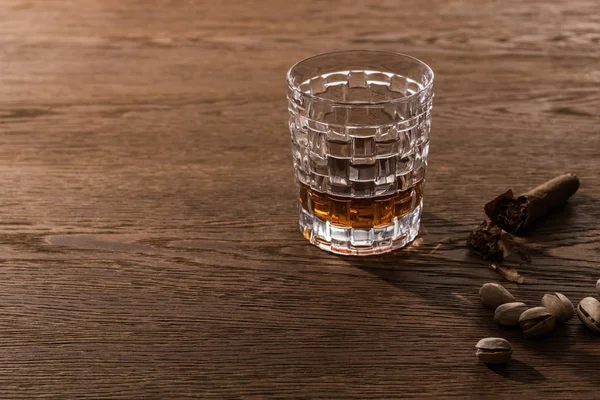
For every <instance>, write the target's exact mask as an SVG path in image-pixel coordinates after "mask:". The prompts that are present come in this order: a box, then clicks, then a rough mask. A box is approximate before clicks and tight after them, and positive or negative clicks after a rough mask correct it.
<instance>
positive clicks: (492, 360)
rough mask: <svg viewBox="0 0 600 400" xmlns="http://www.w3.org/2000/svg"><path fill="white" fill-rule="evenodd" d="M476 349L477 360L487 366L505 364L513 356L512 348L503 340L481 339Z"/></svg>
mask: <svg viewBox="0 0 600 400" xmlns="http://www.w3.org/2000/svg"><path fill="white" fill-rule="evenodd" d="M475 348H476V349H477V352H476V353H475V355H476V356H477V358H479V359H480V360H481V361H483V362H484V363H486V364H505V363H507V362H508V360H510V357H511V356H512V346H511V345H510V343H508V341H507V340H506V339H502V338H494V337H490V338H485V339H481V340H480V341H479V342H477V345H476V346H475Z"/></svg>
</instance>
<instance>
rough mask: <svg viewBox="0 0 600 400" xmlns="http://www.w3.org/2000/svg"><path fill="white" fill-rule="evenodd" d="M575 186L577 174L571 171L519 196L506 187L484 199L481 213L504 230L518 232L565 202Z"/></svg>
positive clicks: (573, 192)
mask: <svg viewBox="0 0 600 400" xmlns="http://www.w3.org/2000/svg"><path fill="white" fill-rule="evenodd" d="M577 189H579V178H577V176H575V174H564V175H560V176H557V177H556V178H554V179H551V180H549V181H548V182H546V183H543V184H541V185H540V186H538V187H536V188H535V189H532V190H530V191H528V192H526V193H523V194H522V195H520V196H515V195H513V192H512V190H508V191H507V192H506V193H503V194H501V195H500V196H498V197H496V198H495V199H494V200H492V201H490V202H489V203H487V204H486V205H485V213H486V214H487V216H488V217H489V218H490V220H491V221H492V222H493V223H494V224H496V225H497V226H499V227H500V228H502V229H504V230H505V231H506V232H509V233H513V234H518V233H521V232H522V231H524V230H526V229H527V228H528V227H529V226H531V225H532V224H533V223H534V222H535V221H536V220H538V219H539V218H541V217H543V216H545V215H547V214H549V213H550V212H551V211H553V210H554V209H556V208H557V207H560V206H561V205H563V204H564V203H566V202H567V200H569V198H570V197H571V196H573V195H574V194H575V192H577Z"/></svg>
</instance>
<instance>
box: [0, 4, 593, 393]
mask: <svg viewBox="0 0 600 400" xmlns="http://www.w3.org/2000/svg"><path fill="white" fill-rule="evenodd" d="M0 7H1V9H2V15H3V17H4V18H3V19H2V23H1V24H0V71H1V72H2V73H1V74H0V129H1V133H0V183H1V185H2V197H1V198H0V307H1V308H2V312H1V313H0V328H1V329H0V343H1V345H0V397H2V398H10V399H19V398H22V399H28V398H32V397H48V398H78V397H79V398H86V397H88V398H98V397H103V398H122V399H132V398H185V397H199V398H219V399H221V398H229V397H245V398H270V397H279V398H284V397H285V398H288V397H289V398H315V397H323V398H340V399H347V398H361V399H367V398H373V399H375V398H400V397H407V398H408V397H434V398H442V397H449V396H456V397H459V398H484V397H505V398H525V397H545V398H557V399H564V398H594V397H596V393H597V390H598V389H597V388H598V386H599V385H600V372H599V371H600V347H599V346H598V343H599V342H598V341H599V339H600V338H599V337H598V336H597V335H594V334H592V333H591V332H589V331H587V330H585V328H584V327H583V326H582V325H581V324H580V323H579V321H577V320H572V321H571V322H569V323H568V324H567V325H566V326H562V327H559V328H558V329H557V331H556V332H555V334H554V335H553V336H552V337H550V338H548V339H545V340H541V341H531V340H525V339H524V338H523V337H522V335H521V334H520V332H519V331H518V330H511V329H503V328H500V327H498V326H496V325H495V324H494V323H493V321H492V317H491V312H490V311H489V310H486V309H484V308H483V307H482V306H481V305H480V303H479V301H478V296H477V291H478V288H479V286H480V285H481V284H483V283H484V282H487V281H499V279H500V278H499V277H498V276H497V275H495V274H494V272H492V271H490V270H489V269H487V267H486V265H485V263H482V262H481V261H479V260H477V259H476V258H473V257H471V256H469V255H468V252H467V250H466V248H465V246H464V244H463V243H462V242H459V243H456V244H449V245H443V246H441V247H437V244H438V242H439V241H440V240H441V239H442V238H445V237H458V238H464V237H465V235H466V234H467V232H468V231H469V230H470V229H471V228H472V227H473V226H474V225H476V224H477V223H478V221H479V220H480V219H482V218H483V209H482V207H483V204H484V203H485V202H486V201H487V200H489V199H490V198H491V197H492V196H494V195H496V194H498V193H500V192H502V191H504V190H505V189H506V188H508V187H512V188H513V189H515V190H516V191H521V190H525V189H528V188H530V187H531V186H535V185H537V184H539V183H541V182H542V181H544V180H545V179H548V178H550V177H552V176H554V175H556V174H559V173H562V172H566V171H572V172H575V173H577V174H578V175H579V176H580V178H581V180H582V186H581V188H580V191H579V192H578V193H577V194H576V195H575V197H574V198H573V199H572V201H571V202H570V204H569V205H568V206H567V207H566V208H565V209H564V210H561V211H560V212H559V213H557V214H556V215H554V216H552V217H550V218H548V219H547V220H546V221H544V222H543V223H541V224H540V225H539V226H538V229H537V230H536V232H535V233H534V234H533V235H532V236H531V237H530V238H529V240H530V241H531V242H532V244H533V245H534V246H535V248H536V254H535V255H534V263H533V264H532V265H531V266H529V267H526V268H522V269H521V273H522V274H523V276H524V277H525V283H524V284H522V285H517V284H514V283H507V284H506V286H507V287H508V288H509V289H511V290H512V291H513V293H514V294H515V295H516V296H517V297H518V298H519V299H522V300H523V301H525V302H527V303H528V304H531V305H533V304H537V303H538V302H539V301H540V299H541V297H542V295H543V294H544V293H546V292H552V291H561V292H562V293H564V294H566V295H567V296H569V297H571V299H572V300H573V301H578V300H580V299H581V298H583V297H585V296H588V295H592V294H593V292H594V283H595V281H596V280H597V279H598V278H600V268H599V267H598V265H599V262H600V256H599V254H600V244H599V243H600V230H599V229H598V222H597V221H598V220H599V218H600V201H599V199H600V188H599V187H598V186H597V185H595V183H596V182H597V181H598V178H599V175H598V170H599V168H600V158H599V156H598V155H599V153H600V135H598V129H599V128H598V126H599V123H600V112H599V111H600V72H599V70H598V62H599V61H600V53H598V46H599V45H600V29H599V27H600V13H598V4H597V2H596V1H593V0H576V1H572V2H563V1H559V0H545V1H535V2H523V1H512V0H511V1H508V2H488V3H485V4H484V3H481V2H478V1H475V0H456V1H450V2H444V1H441V0H431V1H425V2H423V1H413V0H410V1H403V2H396V1H391V0H384V1H372V0H368V1H364V2H353V1H346V0H343V1H338V2H335V3H327V2H326V3H323V2H291V3H289V4H286V3H282V2H277V1H274V0H259V1H254V2H228V3H223V4H220V3H218V2H215V1H204V2H194V1H183V0H169V1H167V0H161V1H154V2H146V3H140V2H122V1H121V2H119V1H114V0H105V1H93V0H86V1H80V2H77V4H74V3H69V2H63V1H58V0H54V1H47V0H46V1H41V0H33V1H29V2H21V1H16V0H2V1H0ZM344 48H375V49H391V50H397V51H402V52H407V53H410V54H412V55H415V56H417V57H419V58H421V59H423V60H424V61H426V62H427V63H429V64H430V65H431V66H432V67H433V69H434V71H435V72H436V97H435V106H434V111H433V130H432V135H431V136H432V144H431V151H430V167H429V172H428V178H427V188H426V194H425V213H424V216H423V225H424V228H423V232H422V235H421V239H420V240H419V243H418V244H419V245H418V246H412V247H411V248H409V249H406V250H402V251H399V252H395V253H392V254H388V255H384V256H381V257H375V258H360V259H357V258H346V257H338V256H334V255H330V254H327V253H324V252H322V251H320V250H318V249H317V248H315V247H313V246H311V245H310V244H309V243H308V242H306V241H305V240H304V238H303V237H302V236H301V234H300V233H299V232H298V229H297V216H296V207H295V199H294V196H295V191H294V184H293V177H292V165H291V164H292V162H291V156H290V151H289V136H288V133H287V111H286V103H285V80H284V77H285V73H286V71H287V69H288V68H289V66H291V65H292V64H293V63H294V62H295V61H297V60H299V59H301V58H303V57H305V56H308V55H311V54H315V53H319V52H324V51H330V50H335V49H344ZM434 249H435V251H434ZM486 336H503V337H506V338H507V339H509V340H510V341H511V342H512V344H513V346H514V349H515V353H514V358H515V360H513V361H512V362H511V364H510V365H509V366H508V368H506V369H503V368H493V369H490V368H487V367H485V366H483V365H481V364H480V363H479V362H478V361H477V359H476V358H475V356H474V345H475V343H476V342H477V341H478V340H479V339H480V338H482V337H486Z"/></svg>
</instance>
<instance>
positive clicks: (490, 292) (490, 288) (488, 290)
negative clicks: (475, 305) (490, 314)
mask: <svg viewBox="0 0 600 400" xmlns="http://www.w3.org/2000/svg"><path fill="white" fill-rule="evenodd" d="M479 298H480V299H481V302H482V303H483V305H484V306H486V307H488V308H491V309H492V310H495V309H496V308H497V307H498V306H500V305H502V304H505V303H512V302H514V301H515V298H514V297H513V295H512V294H510V292H509V291H508V290H506V288H505V287H504V286H502V285H499V284H497V283H486V284H485V285H483V286H482V287H481V289H479Z"/></svg>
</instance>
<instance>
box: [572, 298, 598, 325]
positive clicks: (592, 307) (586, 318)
mask: <svg viewBox="0 0 600 400" xmlns="http://www.w3.org/2000/svg"><path fill="white" fill-rule="evenodd" d="M577 315H578V316H579V319H580V320H581V322H583V324H584V325H585V326H587V327H588V328H590V329H591V330H593V331H594V332H598V333H600V301H598V300H596V299H595V298H593V297H586V298H585V299H583V300H581V302H579V305H578V306H577Z"/></svg>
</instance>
